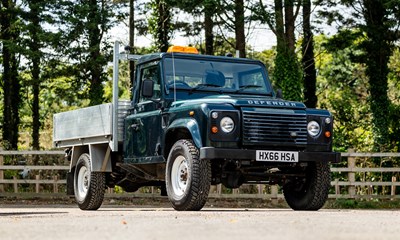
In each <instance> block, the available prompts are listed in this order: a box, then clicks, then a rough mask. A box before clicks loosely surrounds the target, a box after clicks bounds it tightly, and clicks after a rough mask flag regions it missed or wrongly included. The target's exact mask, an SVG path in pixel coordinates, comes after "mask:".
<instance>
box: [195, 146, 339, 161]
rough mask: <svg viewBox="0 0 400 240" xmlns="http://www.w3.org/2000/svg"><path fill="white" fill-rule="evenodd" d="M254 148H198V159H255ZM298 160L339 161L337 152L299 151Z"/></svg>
mask: <svg viewBox="0 0 400 240" xmlns="http://www.w3.org/2000/svg"><path fill="white" fill-rule="evenodd" d="M255 158H256V150H248V149H230V148H214V147H202V148H200V159H209V160H211V159H231V160H255ZM299 162H332V163H337V162H340V153H338V152H299Z"/></svg>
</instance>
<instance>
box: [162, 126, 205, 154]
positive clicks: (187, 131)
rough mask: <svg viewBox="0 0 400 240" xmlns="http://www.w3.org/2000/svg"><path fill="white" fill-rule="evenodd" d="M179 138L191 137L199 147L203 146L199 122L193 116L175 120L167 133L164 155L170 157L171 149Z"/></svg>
mask: <svg viewBox="0 0 400 240" xmlns="http://www.w3.org/2000/svg"><path fill="white" fill-rule="evenodd" d="M179 139H191V140H193V143H194V144H195V145H196V147H197V148H199V149H200V148H201V147H202V146H203V144H202V139H201V135H200V128H199V124H198V123H197V121H196V120H194V119H192V118H183V119H178V120H176V121H174V122H173V123H172V124H171V125H170V126H169V128H168V130H167V131H166V134H165V141H164V142H165V145H164V146H165V147H164V153H163V154H164V157H165V159H167V158H168V154H169V151H170V150H171V148H172V146H173V145H174V143H175V142H176V141H178V140H179Z"/></svg>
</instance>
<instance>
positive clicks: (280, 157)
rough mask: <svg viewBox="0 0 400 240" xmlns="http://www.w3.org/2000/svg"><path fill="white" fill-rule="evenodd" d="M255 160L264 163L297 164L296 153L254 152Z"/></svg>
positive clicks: (297, 154)
mask: <svg viewBox="0 0 400 240" xmlns="http://www.w3.org/2000/svg"><path fill="white" fill-rule="evenodd" d="M256 160H257V161H265V162H298V161H299V153H298V152H286V151H264V150H257V151H256Z"/></svg>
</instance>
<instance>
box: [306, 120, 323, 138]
mask: <svg viewBox="0 0 400 240" xmlns="http://www.w3.org/2000/svg"><path fill="white" fill-rule="evenodd" d="M307 131H308V134H310V136H311V137H315V136H317V135H318V134H319V132H320V131H321V127H320V126H319V124H318V123H317V122H316V121H311V122H309V123H308V125H307Z"/></svg>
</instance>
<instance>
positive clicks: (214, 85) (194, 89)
mask: <svg viewBox="0 0 400 240" xmlns="http://www.w3.org/2000/svg"><path fill="white" fill-rule="evenodd" d="M205 87H221V86H220V85H217V84H212V83H201V84H198V85H197V86H196V87H194V88H192V89H190V93H192V92H194V91H196V90H199V89H202V88H205Z"/></svg>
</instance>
